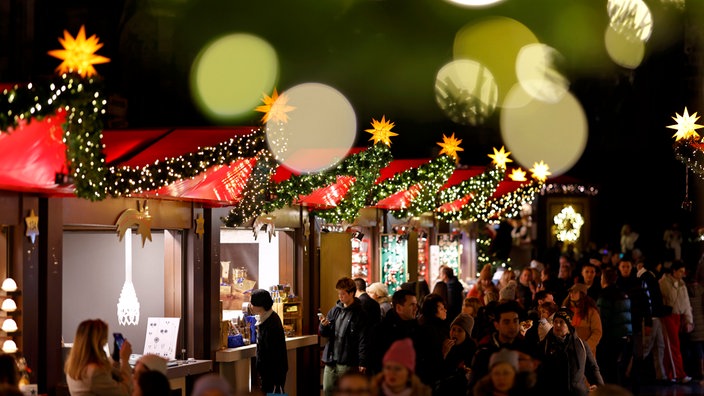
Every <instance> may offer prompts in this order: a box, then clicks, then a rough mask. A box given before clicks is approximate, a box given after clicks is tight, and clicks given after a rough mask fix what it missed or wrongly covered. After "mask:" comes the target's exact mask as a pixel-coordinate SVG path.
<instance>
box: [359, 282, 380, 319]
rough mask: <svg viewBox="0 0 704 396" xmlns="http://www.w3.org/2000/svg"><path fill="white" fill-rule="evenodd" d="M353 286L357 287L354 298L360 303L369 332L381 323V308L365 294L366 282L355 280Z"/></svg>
mask: <svg viewBox="0 0 704 396" xmlns="http://www.w3.org/2000/svg"><path fill="white" fill-rule="evenodd" d="M354 284H355V285H356V286H357V292H356V293H355V297H357V298H358V299H359V302H361V303H362V309H364V312H366V313H367V320H368V321H369V326H370V331H373V328H374V326H377V325H378V324H379V322H381V307H380V306H379V303H378V302H376V300H375V299H373V298H372V297H371V296H370V295H369V294H367V281H365V280H364V279H362V278H355V279H354Z"/></svg>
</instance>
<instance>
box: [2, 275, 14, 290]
mask: <svg viewBox="0 0 704 396" xmlns="http://www.w3.org/2000/svg"><path fill="white" fill-rule="evenodd" d="M0 289H2V290H4V291H6V292H13V291H17V282H15V280H14V279H12V278H5V280H4V281H3V282H2V286H0Z"/></svg>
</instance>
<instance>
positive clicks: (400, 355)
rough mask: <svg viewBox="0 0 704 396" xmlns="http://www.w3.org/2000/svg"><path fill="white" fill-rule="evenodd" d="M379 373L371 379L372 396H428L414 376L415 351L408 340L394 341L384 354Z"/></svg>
mask: <svg viewBox="0 0 704 396" xmlns="http://www.w3.org/2000/svg"><path fill="white" fill-rule="evenodd" d="M382 363H383V366H382V370H381V373H379V374H377V375H376V376H375V377H374V378H373V379H372V396H401V395H403V396H430V395H431V394H432V390H431V389H430V387H429V386H427V385H425V384H424V383H423V382H421V380H420V378H418V376H417V375H415V369H416V351H415V349H413V342H412V341H411V339H410V338H404V339H402V340H398V341H395V342H394V343H393V344H391V346H390V347H389V350H388V351H386V354H384V359H383V361H382Z"/></svg>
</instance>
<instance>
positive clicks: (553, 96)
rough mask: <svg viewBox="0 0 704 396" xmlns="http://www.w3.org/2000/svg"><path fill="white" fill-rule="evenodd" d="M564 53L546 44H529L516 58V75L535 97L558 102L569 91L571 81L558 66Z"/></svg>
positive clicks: (524, 87)
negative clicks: (556, 65) (556, 66)
mask: <svg viewBox="0 0 704 396" xmlns="http://www.w3.org/2000/svg"><path fill="white" fill-rule="evenodd" d="M562 59H563V58H562V55H560V53H559V52H557V51H556V50H555V49H554V48H552V47H550V46H547V45H545V44H528V45H526V46H525V47H523V48H521V50H520V51H519V52H518V57H517V58H516V76H517V78H518V82H519V83H520V84H521V86H522V87H523V89H524V90H525V91H526V92H527V93H528V94H529V95H530V96H532V97H533V98H535V99H537V100H542V101H543V102H549V103H556V102H559V101H560V100H561V99H562V96H563V95H564V94H565V93H566V92H567V89H568V87H569V82H568V80H567V78H565V77H564V76H563V75H562V74H561V73H560V72H559V71H558V70H557V69H556V68H555V64H556V63H558V62H560V61H561V60H562Z"/></svg>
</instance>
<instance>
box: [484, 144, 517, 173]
mask: <svg viewBox="0 0 704 396" xmlns="http://www.w3.org/2000/svg"><path fill="white" fill-rule="evenodd" d="M509 154H511V152H510V151H504V146H501V150H497V149H496V147H494V154H489V158H491V159H492V161H491V163H492V164H494V165H496V167H497V168H502V169H506V164H507V163H509V162H513V160H512V159H510V158H508V156H509Z"/></svg>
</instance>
